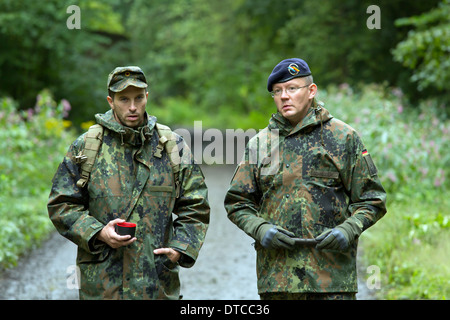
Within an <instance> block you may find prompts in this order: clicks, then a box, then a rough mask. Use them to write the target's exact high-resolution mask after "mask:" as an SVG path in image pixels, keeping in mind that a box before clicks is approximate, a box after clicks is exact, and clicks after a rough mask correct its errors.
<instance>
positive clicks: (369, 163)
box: [362, 149, 378, 176]
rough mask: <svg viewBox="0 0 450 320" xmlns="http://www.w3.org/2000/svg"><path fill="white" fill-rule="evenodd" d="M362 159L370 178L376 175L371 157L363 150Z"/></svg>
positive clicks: (376, 171)
mask: <svg viewBox="0 0 450 320" xmlns="http://www.w3.org/2000/svg"><path fill="white" fill-rule="evenodd" d="M362 156H363V159H364V160H365V161H366V164H367V168H368V169H369V174H370V175H371V176H375V175H377V173H378V170H377V167H376V166H375V163H373V160H372V157H371V156H370V154H369V152H368V151H367V150H366V149H364V150H363V151H362Z"/></svg>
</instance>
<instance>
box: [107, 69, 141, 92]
mask: <svg viewBox="0 0 450 320" xmlns="http://www.w3.org/2000/svg"><path fill="white" fill-rule="evenodd" d="M128 86H133V87H138V88H147V79H146V78H145V74H144V72H143V71H142V70H141V68H139V67H134V66H129V67H117V68H115V69H114V70H113V71H112V72H111V73H110V74H109V76H108V84H107V88H108V89H109V90H111V91H113V92H120V91H122V90H124V89H125V88H127V87H128Z"/></svg>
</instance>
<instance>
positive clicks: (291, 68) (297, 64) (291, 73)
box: [267, 58, 311, 92]
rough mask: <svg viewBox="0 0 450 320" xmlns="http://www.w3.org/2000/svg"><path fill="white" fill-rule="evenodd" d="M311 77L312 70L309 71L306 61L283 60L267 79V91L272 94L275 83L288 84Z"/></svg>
mask: <svg viewBox="0 0 450 320" xmlns="http://www.w3.org/2000/svg"><path fill="white" fill-rule="evenodd" d="M309 75H311V70H309V67H308V64H307V63H306V62H305V61H304V60H302V59H299V58H292V59H286V60H283V61H281V62H280V63H279V64H277V65H276V66H275V68H273V70H272V73H271V74H270V76H269V79H267V90H268V91H269V92H271V91H272V86H273V85H274V84H275V83H279V82H286V81H289V80H292V79H294V78H299V77H306V76H309Z"/></svg>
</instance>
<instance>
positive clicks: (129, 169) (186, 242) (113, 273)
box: [48, 110, 210, 299]
mask: <svg viewBox="0 0 450 320" xmlns="http://www.w3.org/2000/svg"><path fill="white" fill-rule="evenodd" d="M147 119H148V123H147V125H145V126H143V127H141V128H139V129H137V130H133V129H131V128H127V127H124V126H122V125H120V124H119V123H118V122H116V120H115V119H114V116H113V113H112V112H111V110H110V111H108V112H106V113H105V114H97V115H96V120H97V123H99V124H100V125H102V126H104V128H105V129H104V136H103V142H102V145H101V148H100V150H99V152H98V155H97V158H96V160H95V164H94V167H93V170H92V173H91V177H90V180H89V183H88V185H87V186H86V187H85V188H83V189H80V188H78V187H77V185H76V182H77V181H78V179H79V178H80V173H79V169H80V168H79V165H77V164H76V162H75V156H77V155H78V153H79V151H80V150H82V149H83V146H84V141H85V139H84V135H85V134H84V135H82V136H80V137H79V138H78V139H77V140H76V141H75V142H74V143H73V144H72V145H71V146H70V148H69V150H68V152H67V154H66V156H65V157H64V159H63V161H62V163H61V164H60V166H59V168H58V170H57V172H56V174H55V176H54V178H53V186H52V190H51V193H50V197H49V202H48V212H49V216H50V219H51V220H52V222H53V224H54V225H55V227H56V229H57V230H58V231H59V232H60V233H61V234H62V235H63V236H64V237H66V238H68V239H69V240H71V241H73V242H74V243H75V244H76V245H78V253H77V265H78V267H79V270H80V277H81V284H80V298H81V299H178V298H179V291H180V284H179V277H178V272H179V265H181V266H183V267H191V266H192V265H193V264H194V262H195V260H196V258H197V256H198V253H199V250H200V248H201V246H202V244H203V241H204V238H205V234H206V230H207V227H208V224H209V212H210V208H209V204H208V200H207V188H206V185H205V181H204V176H203V173H202V171H201V169H200V167H199V166H198V165H196V164H194V162H193V157H192V155H191V152H190V150H189V148H188V147H187V146H186V144H185V143H184V141H183V140H182V138H181V137H180V136H178V135H177V139H178V142H179V143H177V145H178V147H179V149H180V153H181V159H182V161H181V164H180V166H181V167H180V175H179V181H180V185H181V189H180V196H179V197H178V198H176V193H175V186H174V181H173V180H174V177H173V174H172V168H171V166H170V162H169V159H168V156H167V153H166V152H163V153H162V155H163V156H162V157H161V158H157V157H155V156H154V155H153V152H154V151H155V148H156V146H157V144H158V139H159V137H158V134H157V130H156V129H154V127H155V123H156V118H155V117H151V116H148V115H147ZM180 146H181V147H180ZM172 213H174V214H175V215H176V219H175V220H173V218H172ZM116 218H122V219H126V220H127V221H131V222H135V223H136V224H137V229H136V238H137V240H136V241H135V242H134V243H132V244H131V245H128V246H126V247H121V248H118V249H112V248H111V247H109V246H108V245H106V244H105V243H103V242H101V241H99V240H96V239H95V235H96V234H97V232H99V231H100V230H101V229H102V228H103V227H104V226H105V225H106V224H107V223H108V222H109V221H111V220H113V219H116ZM161 247H171V248H174V249H176V250H178V251H180V252H182V256H181V259H180V260H179V262H178V263H176V264H174V263H172V262H171V261H170V260H169V259H168V258H167V257H166V256H165V255H154V254H153V250H154V249H156V248H161Z"/></svg>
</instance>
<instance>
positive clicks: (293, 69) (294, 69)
mask: <svg viewBox="0 0 450 320" xmlns="http://www.w3.org/2000/svg"><path fill="white" fill-rule="evenodd" d="M288 71H289V73H290V74H292V75H293V76H296V75H298V73H299V72H300V68H299V67H298V65H297V64H296V63H291V64H290V65H289V66H288Z"/></svg>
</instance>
